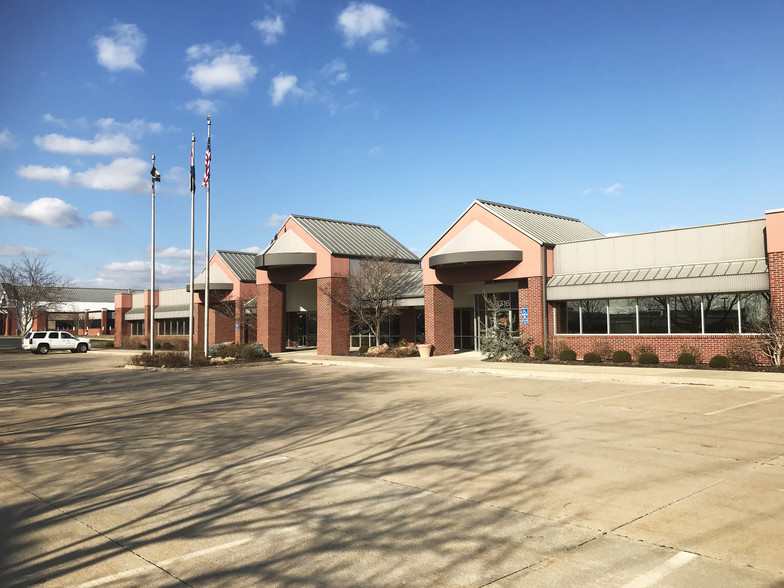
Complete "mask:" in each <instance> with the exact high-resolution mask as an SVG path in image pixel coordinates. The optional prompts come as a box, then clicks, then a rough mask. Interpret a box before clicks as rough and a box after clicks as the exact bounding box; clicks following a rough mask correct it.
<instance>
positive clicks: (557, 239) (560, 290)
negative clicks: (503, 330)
mask: <svg viewBox="0 0 784 588" xmlns="http://www.w3.org/2000/svg"><path fill="white" fill-rule="evenodd" d="M782 270H784V209H782V210H773V211H768V212H767V213H766V215H765V218H762V219H755V220H749V221H737V222H730V223H721V224H715V225H707V226H699V227H688V228H684V229H671V230H665V231H654V232H649V233H639V234H631V235H621V236H616V237H603V236H602V235H601V234H600V233H598V232H597V231H595V230H593V229H591V228H590V227H588V226H586V225H584V224H583V223H581V222H580V221H578V220H576V219H570V218H566V217H559V216H555V215H550V214H547V213H541V212H536V211H531V210H526V209H521V208H517V207H513V206H508V205H502V204H497V203H492V202H487V201H482V200H477V201H475V202H474V203H473V204H472V205H471V206H470V207H469V208H468V210H467V211H465V212H464V213H463V214H462V215H461V216H460V217H459V218H458V220H457V221H455V223H454V224H453V225H452V226H451V227H450V228H449V229H448V230H447V232H446V233H444V234H443V235H442V236H441V237H440V238H439V239H438V240H437V241H436V243H435V244H434V245H433V246H432V247H431V248H430V249H429V250H428V251H427V252H426V253H425V256H424V257H423V280H424V287H425V317H426V339H427V341H428V342H431V343H433V344H434V346H435V353H436V354H449V353H453V352H454V350H456V349H477V348H479V346H480V341H479V335H480V333H481V328H482V325H483V324H484V321H485V314H484V298H483V295H484V294H492V295H493V296H495V297H496V299H498V300H500V301H501V302H503V303H504V304H505V305H506V307H507V309H508V314H509V317H508V320H509V324H510V326H511V328H512V330H513V331H519V333H520V334H521V335H526V336H530V337H531V339H532V344H538V345H543V344H545V342H547V341H548V340H549V341H553V340H558V341H560V342H562V343H564V344H566V345H568V346H569V347H570V348H572V349H574V350H575V351H577V353H578V357H582V356H583V355H584V354H585V353H586V352H588V351H591V350H592V349H593V348H594V347H596V346H597V344H604V345H605V346H606V345H609V346H610V347H611V348H612V349H616V350H617V349H626V350H629V351H631V350H632V349H633V348H634V347H635V346H637V345H639V344H644V345H645V346H647V347H649V348H651V349H653V350H654V351H655V352H656V353H657V354H658V355H659V356H660V357H661V358H662V359H663V360H674V359H675V358H676V357H677V355H678V353H679V351H680V349H681V348H682V347H683V346H684V345H689V346H693V347H697V348H698V349H700V350H701V351H702V354H703V357H711V356H712V355H715V354H717V353H724V352H725V351H726V349H727V345H728V344H729V343H730V342H731V341H733V339H735V338H737V337H747V336H748V337H754V336H755V332H756V331H757V330H759V325H760V324H761V323H762V322H764V320H765V318H766V317H767V316H768V313H769V309H770V308H771V307H772V308H773V309H774V310H776V309H778V311H779V312H784V294H782V291H781V288H782V286H784V282H782V279H784V275H782ZM450 315H452V316H453V320H452V321H450V320H448V319H449V316H450Z"/></svg>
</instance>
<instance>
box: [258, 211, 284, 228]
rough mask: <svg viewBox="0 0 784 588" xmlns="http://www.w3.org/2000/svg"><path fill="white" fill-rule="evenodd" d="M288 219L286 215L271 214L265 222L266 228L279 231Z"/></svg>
mask: <svg viewBox="0 0 784 588" xmlns="http://www.w3.org/2000/svg"><path fill="white" fill-rule="evenodd" d="M288 218H289V217H288V216H286V215H285V214H271V215H269V217H267V220H266V221H264V226H265V227H272V228H274V229H277V228H279V227H280V226H282V225H283V223H285V222H286V219H288Z"/></svg>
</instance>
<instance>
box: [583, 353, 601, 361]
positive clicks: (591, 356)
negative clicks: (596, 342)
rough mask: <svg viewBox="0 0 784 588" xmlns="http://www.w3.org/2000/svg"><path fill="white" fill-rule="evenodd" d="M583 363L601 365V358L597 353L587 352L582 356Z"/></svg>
mask: <svg viewBox="0 0 784 588" xmlns="http://www.w3.org/2000/svg"><path fill="white" fill-rule="evenodd" d="M583 361H584V362H585V363H602V356H601V355H599V354H598V353H594V352H593V351H589V352H588V353H586V354H585V355H583Z"/></svg>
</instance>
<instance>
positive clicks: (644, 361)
mask: <svg viewBox="0 0 784 588" xmlns="http://www.w3.org/2000/svg"><path fill="white" fill-rule="evenodd" d="M637 361H638V362H639V363H640V365H656V364H657V363H659V356H658V355H656V354H655V353H651V352H648V351H645V352H643V353H640V356H639V357H638V358H637Z"/></svg>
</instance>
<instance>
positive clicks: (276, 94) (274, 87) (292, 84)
mask: <svg viewBox="0 0 784 588" xmlns="http://www.w3.org/2000/svg"><path fill="white" fill-rule="evenodd" d="M269 94H270V97H271V98H272V104H273V105H274V106H278V105H279V104H280V103H281V102H283V99H284V98H285V97H286V96H292V97H294V98H297V97H299V96H303V95H304V94H305V91H304V90H303V89H302V88H300V87H299V86H297V76H293V75H287V74H284V73H279V74H278V75H276V76H275V77H274V78H272V82H271V83H270V89H269Z"/></svg>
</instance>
